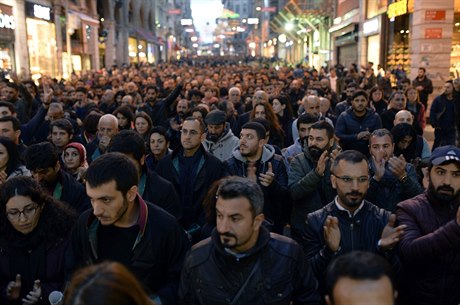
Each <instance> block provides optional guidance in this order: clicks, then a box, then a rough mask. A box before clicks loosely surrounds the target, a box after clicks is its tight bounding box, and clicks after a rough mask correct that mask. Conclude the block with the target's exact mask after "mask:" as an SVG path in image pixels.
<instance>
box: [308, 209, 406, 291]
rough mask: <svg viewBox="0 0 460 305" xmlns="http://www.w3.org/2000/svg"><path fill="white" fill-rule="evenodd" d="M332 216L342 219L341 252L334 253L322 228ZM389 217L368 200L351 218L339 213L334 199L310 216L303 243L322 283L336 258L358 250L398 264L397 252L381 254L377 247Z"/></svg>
mask: <svg viewBox="0 0 460 305" xmlns="http://www.w3.org/2000/svg"><path fill="white" fill-rule="evenodd" d="M329 215H330V216H334V217H337V218H338V220H339V228H340V234H341V239H340V251H338V253H333V252H332V251H331V250H330V249H329V248H328V247H327V245H326V242H325V240H324V230H323V225H324V222H325V221H326V218H327V216H329ZM389 217H390V213H389V212H388V211H385V210H384V209H380V208H378V207H377V206H375V205H374V204H372V203H370V202H369V201H366V200H365V201H364V205H363V207H362V208H361V209H360V210H359V211H358V212H357V213H356V214H355V215H354V216H353V217H350V216H349V215H348V213H347V212H346V211H341V210H339V209H338V208H337V206H336V203H335V200H334V201H332V202H331V203H329V204H328V205H326V206H325V207H324V208H322V209H320V210H318V211H316V212H313V213H310V214H308V216H307V221H306V222H305V226H304V236H303V239H302V240H301V243H302V246H303V249H304V252H305V254H306V256H307V259H308V260H309V262H310V264H311V266H312V268H313V271H314V272H315V274H316V276H317V278H318V279H319V280H320V282H321V279H322V278H323V277H324V272H325V271H326V267H327V266H328V264H329V263H330V262H331V261H332V259H333V258H334V257H335V256H337V255H340V254H344V253H348V252H351V251H355V250H361V251H368V252H373V253H380V254H385V255H387V258H388V259H390V260H391V263H393V265H396V263H397V262H396V257H395V255H394V252H390V253H382V252H381V251H380V250H379V249H378V247H377V243H378V241H379V240H380V237H381V236H382V231H383V228H384V227H385V226H386V224H387V223H388V219H389Z"/></svg>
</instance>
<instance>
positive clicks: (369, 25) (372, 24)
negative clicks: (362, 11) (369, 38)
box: [363, 18, 380, 35]
mask: <svg viewBox="0 0 460 305" xmlns="http://www.w3.org/2000/svg"><path fill="white" fill-rule="evenodd" d="M379 29H380V24H379V19H378V18H374V19H371V20H368V21H366V22H364V23H363V34H364V35H370V34H373V33H377V32H378V31H379Z"/></svg>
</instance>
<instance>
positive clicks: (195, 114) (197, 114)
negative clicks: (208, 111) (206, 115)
mask: <svg viewBox="0 0 460 305" xmlns="http://www.w3.org/2000/svg"><path fill="white" fill-rule="evenodd" d="M192 117H194V118H195V119H197V120H203V114H202V113H201V112H200V111H194V112H193V113H192Z"/></svg>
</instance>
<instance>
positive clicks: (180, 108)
mask: <svg viewBox="0 0 460 305" xmlns="http://www.w3.org/2000/svg"><path fill="white" fill-rule="evenodd" d="M176 112H177V114H179V115H184V114H186V113H187V112H188V103H187V102H186V101H179V102H178V103H177V106H176Z"/></svg>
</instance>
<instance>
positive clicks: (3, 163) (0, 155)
mask: <svg viewBox="0 0 460 305" xmlns="http://www.w3.org/2000/svg"><path fill="white" fill-rule="evenodd" d="M9 159H10V157H9V156H8V150H6V147H5V145H3V144H0V171H4V170H5V169H6V167H7V165H8V160H9Z"/></svg>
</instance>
